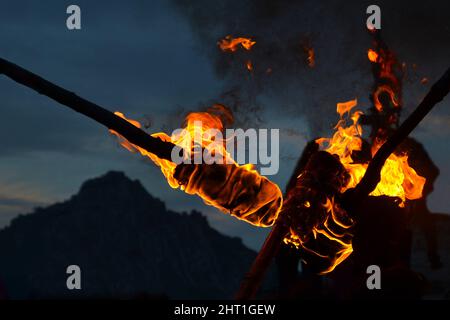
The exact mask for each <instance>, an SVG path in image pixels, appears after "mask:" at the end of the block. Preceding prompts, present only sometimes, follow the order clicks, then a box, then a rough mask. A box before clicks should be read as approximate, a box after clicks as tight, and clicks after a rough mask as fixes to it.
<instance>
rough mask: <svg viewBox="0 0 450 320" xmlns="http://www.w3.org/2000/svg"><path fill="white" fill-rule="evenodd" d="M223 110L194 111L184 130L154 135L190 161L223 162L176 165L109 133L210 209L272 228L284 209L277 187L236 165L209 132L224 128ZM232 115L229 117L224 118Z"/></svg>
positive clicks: (248, 165) (189, 115) (133, 122)
mask: <svg viewBox="0 0 450 320" xmlns="http://www.w3.org/2000/svg"><path fill="white" fill-rule="evenodd" d="M224 111H225V109H223V107H222V108H220V106H215V108H211V109H210V110H209V111H208V112H194V113H190V114H188V115H187V117H186V119H185V127H184V129H183V130H180V131H179V132H177V133H174V134H172V136H168V135H167V134H165V133H163V132H160V133H154V134H152V136H153V137H157V138H160V139H161V140H163V141H170V142H172V143H174V144H175V145H177V146H179V147H181V148H182V149H183V150H184V151H185V157H186V158H191V159H192V158H194V159H195V157H196V156H197V155H199V153H204V152H208V153H209V154H215V155H219V156H220V157H221V158H222V159H223V164H209V165H208V164H179V165H176V164H175V163H173V162H171V161H168V160H164V159H160V158H158V157H157V156H155V155H154V154H152V153H149V152H148V151H146V150H144V149H142V148H140V147H139V146H137V145H134V144H132V143H130V142H129V141H128V140H126V139H125V138H124V137H123V136H121V135H120V134H118V133H117V132H115V131H114V130H110V132H111V133H112V134H113V135H115V136H117V137H118V138H119V142H120V144H121V145H122V146H123V147H124V148H126V149H127V150H129V151H132V152H139V153H140V154H141V155H143V156H145V157H148V158H150V159H151V160H152V161H153V162H154V163H155V164H156V165H158V166H159V167H160V169H161V171H162V173H163V174H164V176H165V177H166V179H167V182H168V183H169V185H170V186H171V187H172V188H174V189H177V188H181V190H184V192H186V193H188V194H196V195H198V196H200V197H201V198H202V199H203V201H204V202H205V203H206V204H207V205H210V206H213V207H216V208H218V209H219V210H221V211H222V212H225V213H229V214H231V215H232V216H234V217H236V218H238V219H240V220H243V221H246V222H248V223H250V224H253V225H255V226H259V227H269V226H271V225H273V223H274V222H275V220H276V219H277V217H278V214H279V211H280V210H281V206H282V193H281V190H280V188H279V187H278V186H277V185H276V184H274V183H272V182H271V181H270V180H268V179H267V178H266V177H263V176H261V175H259V173H258V172H257V171H256V170H254V168H253V165H251V164H245V165H238V164H237V163H236V162H235V161H234V159H233V158H232V157H231V155H230V154H229V153H228V152H227V150H226V148H225V145H226V141H225V139H223V140H221V141H216V140H215V136H213V135H211V134H210V133H209V129H217V130H220V131H223V129H224V125H223V122H222V119H221V117H220V114H221V115H222V116H224V113H223V112H224ZM115 114H116V115H118V116H119V117H122V118H123V119H125V120H127V121H128V122H130V123H132V124H133V125H135V126H136V127H138V128H141V124H140V123H139V122H138V121H135V120H131V119H127V118H126V117H125V116H124V115H123V114H122V113H120V112H116V113H115ZM225 116H228V117H231V114H225ZM198 135H199V136H200V141H201V146H200V147H199V146H197V145H194V144H193V141H197V140H195V137H196V136H197V137H198Z"/></svg>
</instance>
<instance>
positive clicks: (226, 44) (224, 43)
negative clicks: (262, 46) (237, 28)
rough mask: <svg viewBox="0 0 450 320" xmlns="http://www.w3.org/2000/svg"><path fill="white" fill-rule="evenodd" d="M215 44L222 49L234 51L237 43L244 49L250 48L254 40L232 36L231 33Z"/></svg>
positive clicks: (237, 46) (254, 42)
mask: <svg viewBox="0 0 450 320" xmlns="http://www.w3.org/2000/svg"><path fill="white" fill-rule="evenodd" d="M217 44H218V46H219V48H220V49H221V50H222V51H229V52H235V51H236V50H237V49H238V48H239V45H241V47H242V48H244V49H245V50H250V49H251V48H252V47H253V46H254V45H255V44H256V41H253V40H252V39H251V38H244V37H238V38H233V37H232V36H231V35H228V36H226V37H225V38H224V39H222V40H220V41H219V42H218V43H217Z"/></svg>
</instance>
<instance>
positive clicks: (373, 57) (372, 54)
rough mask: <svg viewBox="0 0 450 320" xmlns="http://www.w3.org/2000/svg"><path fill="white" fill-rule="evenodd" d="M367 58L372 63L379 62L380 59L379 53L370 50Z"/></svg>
mask: <svg viewBox="0 0 450 320" xmlns="http://www.w3.org/2000/svg"><path fill="white" fill-rule="evenodd" d="M367 57H368V58H369V60H370V61H372V62H377V59H378V53H376V51H375V50H372V49H369V50H368V51H367Z"/></svg>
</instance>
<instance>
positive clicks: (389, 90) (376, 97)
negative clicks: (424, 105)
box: [373, 85, 400, 112]
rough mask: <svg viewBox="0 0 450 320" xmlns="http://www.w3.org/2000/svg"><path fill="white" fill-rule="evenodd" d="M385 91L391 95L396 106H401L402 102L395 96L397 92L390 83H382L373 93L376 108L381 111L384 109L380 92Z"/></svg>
mask: <svg viewBox="0 0 450 320" xmlns="http://www.w3.org/2000/svg"><path fill="white" fill-rule="evenodd" d="M383 92H385V93H387V94H388V95H389V98H390V99H391V102H392V104H393V105H394V107H399V106H400V103H399V102H398V101H397V98H396V97H395V93H394V91H393V90H392V88H391V87H390V86H388V85H380V86H378V87H377V89H376V90H375V92H374V93H373V104H374V105H375V108H376V109H377V110H378V111H379V112H381V111H383V105H382V104H381V102H380V94H381V93H383Z"/></svg>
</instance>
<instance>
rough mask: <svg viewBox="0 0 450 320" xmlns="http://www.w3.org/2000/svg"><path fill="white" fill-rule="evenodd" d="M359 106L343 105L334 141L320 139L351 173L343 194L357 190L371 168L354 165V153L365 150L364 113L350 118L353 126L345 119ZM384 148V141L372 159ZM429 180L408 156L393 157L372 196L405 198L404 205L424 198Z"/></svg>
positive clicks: (374, 151)
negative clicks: (346, 191)
mask: <svg viewBox="0 0 450 320" xmlns="http://www.w3.org/2000/svg"><path fill="white" fill-rule="evenodd" d="M356 104H357V100H356V99H355V100H351V101H348V102H345V103H342V104H340V103H338V105H337V112H338V113H339V115H340V120H339V122H338V124H337V125H336V128H335V129H336V132H335V133H334V135H333V137H331V138H320V139H317V140H316V142H317V143H318V144H320V145H321V146H322V147H323V146H324V145H325V144H327V147H326V148H325V151H327V152H329V153H331V154H335V155H337V156H338V157H339V159H340V161H341V163H342V164H343V165H344V167H345V168H346V169H347V171H348V173H349V174H350V180H349V183H348V184H347V186H345V187H344V188H343V190H341V191H342V192H344V191H345V190H347V189H349V188H353V187H355V186H356V185H357V184H358V182H359V181H360V180H361V179H362V177H363V176H364V173H365V172H366V169H367V166H368V164H367V163H354V161H353V158H352V155H353V152H355V151H360V150H361V148H362V138H361V136H362V128H361V126H360V125H359V124H358V120H359V117H360V115H361V114H362V113H361V112H360V111H355V112H353V114H352V115H351V117H350V118H351V120H352V123H351V124H350V125H348V126H346V123H347V119H345V118H344V115H345V114H350V111H351V110H352V108H354V107H355V106H356ZM381 145H382V142H380V143H378V144H375V145H374V147H373V148H372V156H373V155H374V154H375V153H376V151H377V150H378V148H379V147H381ZM425 181H426V179H425V178H424V177H421V176H419V175H418V174H417V172H416V171H415V170H414V169H413V168H412V167H411V166H410V165H409V164H408V155H407V154H403V155H396V154H391V155H390V156H389V158H388V159H387V160H386V163H385V164H384V166H383V168H382V170H381V180H380V182H379V183H378V185H377V187H376V188H375V190H374V191H373V192H372V193H371V195H373V196H381V195H386V196H391V197H398V198H400V199H401V203H400V205H401V206H403V205H404V202H405V201H406V199H409V200H415V199H419V198H421V197H422V191H423V186H424V184H425Z"/></svg>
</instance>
